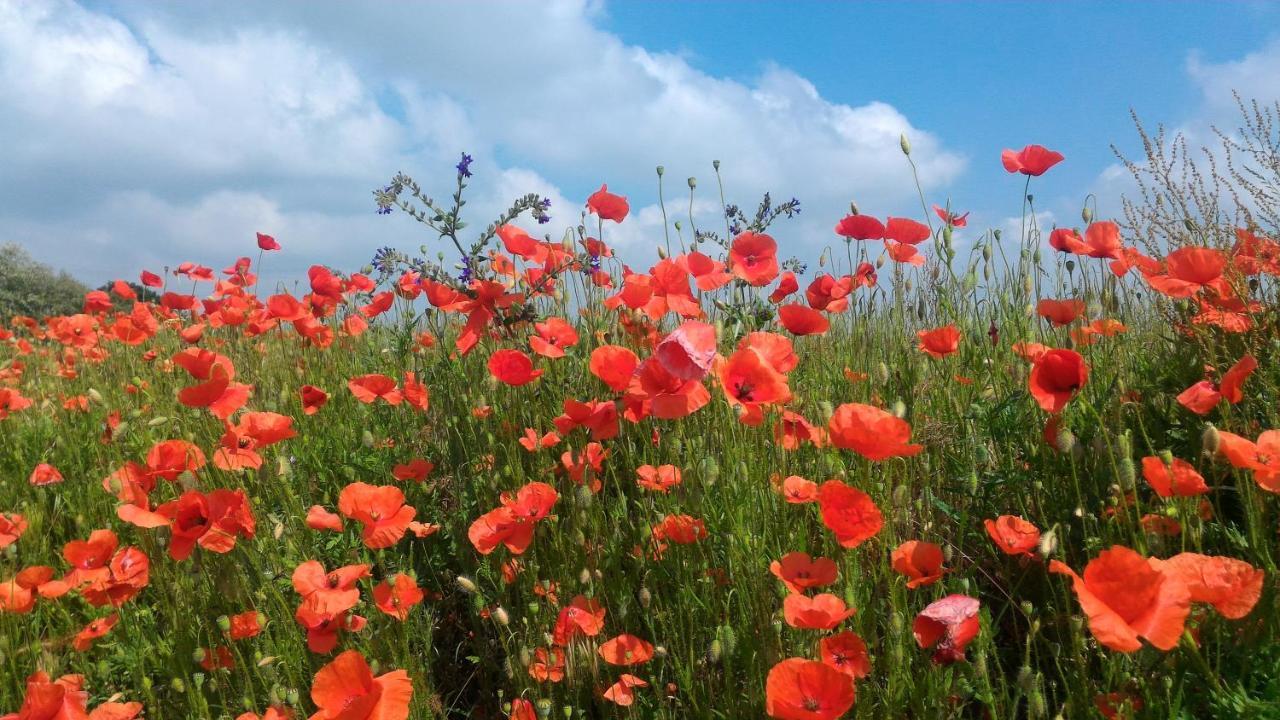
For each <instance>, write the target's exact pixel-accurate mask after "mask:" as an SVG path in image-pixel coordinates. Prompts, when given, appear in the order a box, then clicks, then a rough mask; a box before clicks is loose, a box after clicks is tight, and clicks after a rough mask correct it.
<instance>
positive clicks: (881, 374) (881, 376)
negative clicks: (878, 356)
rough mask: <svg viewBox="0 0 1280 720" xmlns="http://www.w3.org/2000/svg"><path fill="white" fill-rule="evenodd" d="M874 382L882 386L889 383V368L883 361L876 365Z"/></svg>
mask: <svg viewBox="0 0 1280 720" xmlns="http://www.w3.org/2000/svg"><path fill="white" fill-rule="evenodd" d="M876 380H877V381H878V382H879V383H880V384H882V385H883V384H885V383H887V382H889V366H888V365H885V364H884V362H883V361H881V362H879V363H877V364H876Z"/></svg>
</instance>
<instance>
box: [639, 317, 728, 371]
mask: <svg viewBox="0 0 1280 720" xmlns="http://www.w3.org/2000/svg"><path fill="white" fill-rule="evenodd" d="M653 356H654V357H655V358H657V359H658V362H660V363H662V367H663V369H665V370H666V371H667V372H669V373H671V374H672V375H674V376H675V377H677V378H680V379H682V380H699V379H701V378H703V377H704V376H706V374H707V372H708V371H710V369H711V365H712V361H713V360H714V359H715V356H716V329H715V326H713V325H710V324H708V323H704V322H699V321H697V320H686V321H685V322H683V323H681V324H680V327H678V328H676V329H675V330H673V331H671V333H670V334H668V335H667V336H666V337H665V338H663V339H662V341H661V342H659V343H658V346H657V347H656V348H655V349H654V353H653Z"/></svg>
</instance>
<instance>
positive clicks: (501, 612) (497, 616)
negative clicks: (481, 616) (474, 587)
mask: <svg viewBox="0 0 1280 720" xmlns="http://www.w3.org/2000/svg"><path fill="white" fill-rule="evenodd" d="M492 617H493V619H494V620H495V621H497V623H498V624H499V625H501V626H503V627H506V626H508V625H510V624H511V615H510V614H509V613H508V612H507V609H506V608H504V607H502V606H501V605H499V606H498V609H497V610H494V611H493V616H492Z"/></svg>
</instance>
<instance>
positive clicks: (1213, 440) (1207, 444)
mask: <svg viewBox="0 0 1280 720" xmlns="http://www.w3.org/2000/svg"><path fill="white" fill-rule="evenodd" d="M1221 442H1222V438H1220V437H1219V436H1218V428H1216V427H1214V426H1213V423H1205V425H1204V432H1202V433H1200V446H1201V447H1203V448H1204V449H1205V450H1207V451H1208V452H1210V453H1216V452H1218V446H1219V445H1220V444H1221Z"/></svg>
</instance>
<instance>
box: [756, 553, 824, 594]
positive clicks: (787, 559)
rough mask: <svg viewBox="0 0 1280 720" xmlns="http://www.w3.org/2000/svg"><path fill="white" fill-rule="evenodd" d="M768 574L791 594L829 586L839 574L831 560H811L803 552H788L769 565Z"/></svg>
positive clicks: (820, 558) (822, 558)
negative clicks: (780, 582)
mask: <svg viewBox="0 0 1280 720" xmlns="http://www.w3.org/2000/svg"><path fill="white" fill-rule="evenodd" d="M769 572H771V573H773V576H774V577H776V578H778V579H779V580H781V581H782V584H783V585H786V586H787V589H788V590H790V591H791V592H793V593H803V592H804V591H806V590H809V589H811V588H817V587H823V586H824V585H830V584H831V583H833V582H835V581H836V577H837V576H839V574H840V570H839V568H838V567H836V563H835V561H834V560H832V559H831V558H824V557H819V558H813V557H809V553H804V552H790V553H787V554H786V555H783V556H782V559H781V560H774V561H773V562H772V563H770V564H769Z"/></svg>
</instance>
